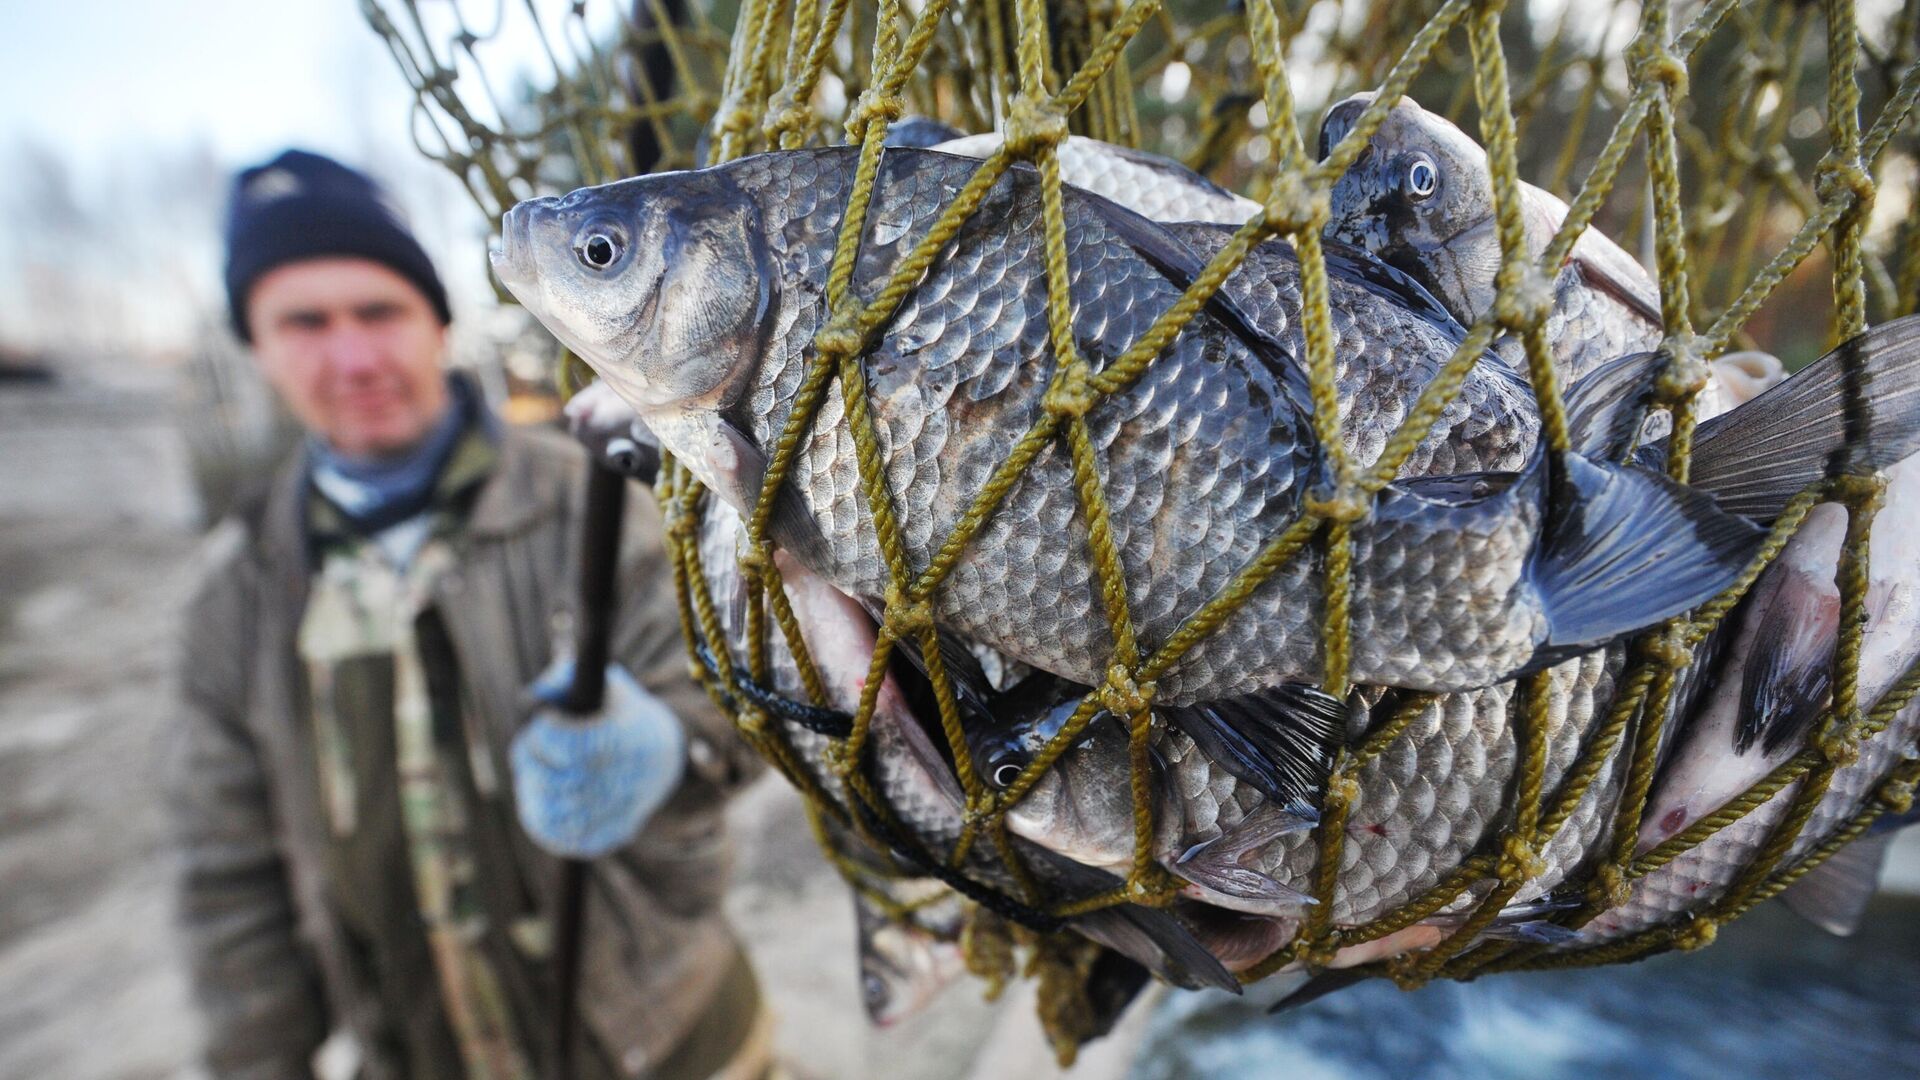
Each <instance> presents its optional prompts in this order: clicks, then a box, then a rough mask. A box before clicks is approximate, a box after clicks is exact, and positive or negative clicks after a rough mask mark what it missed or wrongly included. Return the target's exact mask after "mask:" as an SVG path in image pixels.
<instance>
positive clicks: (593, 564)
mask: <svg viewBox="0 0 1920 1080" xmlns="http://www.w3.org/2000/svg"><path fill="white" fill-rule="evenodd" d="M587 469H588V473H587V506H586V515H585V518H586V520H585V522H584V524H583V526H582V529H581V532H582V536H581V541H582V542H581V551H580V607H579V618H578V620H577V621H576V623H575V630H576V632H577V635H578V636H577V637H576V638H575V643H574V646H575V647H574V665H573V685H571V686H569V687H567V693H566V696H565V697H564V698H562V699H561V703H560V707H561V708H562V709H564V710H566V711H567V712H568V713H571V714H573V715H574V716H590V715H592V714H593V713H595V712H597V711H599V708H600V705H601V702H602V701H603V700H605V698H606V690H607V661H608V658H609V655H610V654H611V652H612V648H613V613H614V586H615V583H616V579H617V578H618V575H619V567H620V522H621V519H622V518H623V517H624V516H625V515H626V508H627V478H626V477H625V476H622V475H621V474H619V473H617V472H614V471H613V470H612V469H609V468H607V467H606V466H604V465H602V464H600V463H599V462H597V461H594V462H590V463H589V464H588V466H587ZM555 895H556V900H555V904H554V936H553V978H554V1006H553V1046H552V1048H551V1049H550V1051H549V1053H548V1055H547V1064H548V1069H547V1075H548V1077H550V1078H551V1080H572V1077H573V1050H574V1044H575V1043H576V1042H577V1041H578V1038H579V1028H580V1018H579V1012H580V1009H579V1002H580V943H581V938H582V936H583V935H584V933H585V929H586V921H587V904H586V900H587V860H585V859H563V860H561V862H560V881H559V885H558V887H557V889H556V890H555Z"/></svg>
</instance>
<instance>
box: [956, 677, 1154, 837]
mask: <svg viewBox="0 0 1920 1080" xmlns="http://www.w3.org/2000/svg"><path fill="white" fill-rule="evenodd" d="M1040 677H1042V678H1044V677H1045V676H1040ZM1080 700H1081V699H1080V696H1079V695H1077V694H1076V695H1074V696H1072V697H1069V698H1067V699H1065V700H1057V701H1054V702H1052V703H1045V704H1041V705H1040V706H1039V707H1037V708H1034V709H1032V710H1031V711H1022V710H1019V709H1012V710H1008V714H1009V715H1007V716H1006V717H1005V718H1003V719H1000V720H999V721H997V722H996V723H995V724H994V725H993V726H992V727H991V728H989V729H987V730H983V731H979V732H975V733H970V734H969V737H968V741H969V750H970V751H971V753H972V756H973V761H974V768H975V771H976V772H977V773H978V774H979V776H980V777H981V779H982V780H983V781H984V782H985V783H986V785H987V786H988V787H990V788H993V789H994V790H996V791H1004V790H1006V789H1007V788H1009V787H1011V786H1012V785H1013V783H1014V782H1015V781H1016V780H1017V779H1018V778H1019V776H1020V774H1021V773H1022V772H1023V771H1024V770H1025V769H1026V768H1027V766H1028V765H1030V764H1031V763H1032V762H1033V760H1034V759H1035V758H1036V757H1037V756H1038V755H1039V754H1040V753H1041V751H1042V750H1044V749H1045V747H1046V746H1047V744H1048V743H1049V742H1050V741H1052V739H1053V738H1054V736H1056V735H1058V734H1059V733H1060V731H1061V729H1062V728H1064V727H1065V726H1066V723H1067V721H1068V720H1069V719H1071V718H1072V716H1073V713H1074V711H1075V710H1076V709H1078V708H1079V706H1080ZM1131 776H1132V758H1131V756H1130V755H1129V754H1128V749H1127V732H1126V729H1125V728H1123V727H1122V726H1121V725H1120V724H1119V722H1118V721H1116V720H1115V719H1114V718H1113V717H1112V715H1111V714H1109V713H1106V712H1105V711H1102V712H1100V713H1097V714H1095V716H1094V718H1093V720H1092V721H1091V722H1090V723H1088V724H1087V726H1086V728H1085V729H1084V731H1083V732H1082V735H1081V738H1080V739H1079V741H1077V742H1075V743H1074V744H1073V745H1072V746H1070V747H1068V748H1067V750H1066V752H1065V753H1063V754H1061V755H1060V757H1059V758H1057V759H1056V760H1055V761H1054V763H1053V765H1052V766H1051V767H1050V768H1049V769H1048V770H1047V771H1046V772H1045V773H1043V774H1042V775H1041V776H1040V778H1039V779H1038V780H1037V781H1035V782H1034V784H1033V786H1032V787H1030V788H1028V789H1027V792H1026V794H1025V795H1024V796H1022V797H1021V799H1020V801H1019V802H1017V803H1014V804H1013V805H1012V806H1011V807H1009V808H1008V811H1007V818H1006V821H1007V825H1008V827H1009V828H1010V829H1011V830H1012V831H1013V833H1014V834H1015V835H1017V836H1020V837H1023V838H1025V839H1027V840H1030V841H1032V842H1033V843H1035V844H1038V845H1040V846H1041V847H1044V848H1047V849H1048V850H1050V851H1053V852H1055V853H1056V854H1060V855H1064V856H1066V857H1068V858H1070V859H1073V860H1074V861H1076V862H1079V863H1083V864H1085V865H1088V866H1096V867H1116V866H1118V867H1125V866H1126V865H1128V864H1129V863H1130V861H1131V859H1132V857H1133V786H1132V781H1131Z"/></svg>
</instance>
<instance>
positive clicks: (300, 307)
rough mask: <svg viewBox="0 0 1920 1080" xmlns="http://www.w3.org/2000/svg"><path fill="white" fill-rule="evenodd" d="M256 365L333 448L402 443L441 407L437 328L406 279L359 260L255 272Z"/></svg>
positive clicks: (351, 450) (442, 335) (389, 449)
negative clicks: (258, 365)
mask: <svg viewBox="0 0 1920 1080" xmlns="http://www.w3.org/2000/svg"><path fill="white" fill-rule="evenodd" d="M247 326H248V328H249V329H250V330H252V332H253V354H254V356H255V357H256V358H257V359H258V360H259V362H260V368H261V371H262V372H263V373H264V374H265V375H266V377H267V381H268V382H269V383H272V384H273V388H274V389H275V390H277V391H278V392H279V394H280V397H281V398H282V399H283V400H284V401H286V403H287V407H288V408H290V409H292V410H293V414H294V416H295V417H297V418H298V419H299V421H300V423H301V424H303V425H305V427H306V428H307V430H308V431H311V432H313V433H314V434H317V435H319V436H320V437H321V438H323V439H325V440H326V441H327V443H328V444H329V445H331V446H332V447H333V449H334V450H336V451H338V452H339V453H342V454H346V455H350V456H354V457H378V456H382V455H387V454H398V453H402V452H405V451H407V450H409V449H412V448H413V447H414V446H416V445H418V444H419V442H420V440H421V439H423V438H425V437H426V434H427V432H428V431H430V430H431V429H432V428H433V425H434V423H435V422H436V421H437V420H439V418H440V414H441V412H442V411H443V410H444V409H445V408H446V407H447V383H446V377H445V375H444V374H443V373H442V368H441V363H442V358H443V357H444V356H445V355H446V346H447V328H446V327H445V326H442V325H441V324H440V319H439V316H438V315H437V314H436V313H435V312H434V309H433V305H432V304H431V303H429V302H428V300H427V298H426V295H425V294H423V293H422V292H421V291H420V290H419V289H418V288H416V287H415V286H414V284H413V283H412V282H410V281H408V280H407V279H406V278H404V277H402V276H401V275H399V274H398V273H395V272H394V271H393V270H390V269H388V268H387V267H386V266H384V265H382V264H380V263H377V262H373V261H371V260H368V259H357V258H332V257H329V258H320V259H306V260H302V261H300V262H294V263H288V264H286V265H285V266H279V267H275V268H274V269H272V270H269V271H268V272H267V273H265V274H263V275H261V277H260V279H259V280H258V281H257V282H255V283H254V286H253V289H252V291H251V292H250V293H249V294H248V296H247Z"/></svg>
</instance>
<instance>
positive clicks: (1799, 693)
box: [1583, 459, 1920, 940]
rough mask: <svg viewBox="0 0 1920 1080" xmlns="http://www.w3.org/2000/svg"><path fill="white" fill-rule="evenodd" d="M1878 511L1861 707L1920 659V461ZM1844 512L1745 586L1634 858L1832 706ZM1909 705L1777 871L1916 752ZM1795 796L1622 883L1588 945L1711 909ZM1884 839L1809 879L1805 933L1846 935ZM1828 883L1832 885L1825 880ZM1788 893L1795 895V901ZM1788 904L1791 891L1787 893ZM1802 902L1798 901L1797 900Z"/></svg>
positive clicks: (1914, 718) (1918, 709)
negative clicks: (1620, 898) (1739, 612)
mask: <svg viewBox="0 0 1920 1080" xmlns="http://www.w3.org/2000/svg"><path fill="white" fill-rule="evenodd" d="M1887 479H1888V485H1887V491H1886V502H1885V506H1884V508H1883V509H1882V510H1881V511H1880V513H1879V514H1878V515H1877V516H1876V517H1875V519H1874V530H1873V538H1872V542H1871V543H1870V544H1869V546H1868V589H1867V600H1866V614H1867V625H1866V631H1865V637H1864V638H1863V640H1862V643H1861V655H1860V684H1859V700H1860V702H1861V705H1862V707H1863V708H1872V707H1873V703H1874V702H1876V701H1878V700H1879V699H1880V697H1881V695H1883V694H1884V693H1886V691H1887V690H1888V689H1889V688H1890V687H1891V686H1892V685H1893V684H1894V682H1895V681H1896V680H1897V679H1899V678H1900V676H1901V675H1903V674H1904V673H1905V672H1906V671H1907V669H1908V668H1909V667H1910V666H1911V665H1912V664H1913V663H1914V662H1915V660H1916V659H1920V558H1915V556H1914V552H1913V550H1912V536H1913V535H1914V532H1915V530H1916V529H1920V460H1915V459H1908V460H1906V461H1902V462H1900V463H1899V464H1897V465H1895V466H1893V467H1892V468H1890V469H1888V470H1887ZM1845 529H1846V512H1845V511H1844V510H1843V509H1842V508H1841V507H1839V506H1837V505H1833V504H1823V505H1821V506H1818V507H1815V508H1814V510H1813V511H1812V512H1810V513H1809V514H1808V518H1807V521H1806V522H1805V524H1803V525H1802V527H1801V531H1800V533H1798V534H1797V535H1796V536H1795V538H1794V540H1793V542H1791V543H1789V544H1788V546H1787V548H1786V550H1784V551H1783V552H1782V554H1781V558H1780V561H1779V562H1778V563H1776V564H1775V566H1773V567H1770V568H1769V570H1768V578H1767V579H1763V581H1762V582H1761V583H1759V584H1756V585H1755V597H1754V600H1755V601H1757V603H1756V604H1755V605H1754V606H1752V607H1751V608H1750V610H1748V611H1747V613H1746V621H1747V623H1748V624H1750V625H1747V626H1743V627H1742V630H1741V637H1740V640H1739V641H1737V642H1736V644H1735V645H1734V646H1733V647H1732V649H1731V650H1730V651H1729V656H1728V659H1727V662H1726V666H1725V668H1724V669H1723V671H1722V672H1721V674H1720V676H1719V681H1720V683H1721V685H1722V687H1723V688H1722V689H1720V690H1717V691H1716V692H1715V694H1714V695H1713V696H1712V697H1711V698H1710V699H1709V701H1708V703H1707V705H1706V706H1705V708H1704V709H1703V711H1702V713H1701V715H1700V716H1698V717H1697V718H1695V719H1694V720H1693V721H1692V723H1691V724H1690V725H1689V727H1688V728H1687V731H1686V733H1685V734H1684V735H1683V736H1682V741H1681V743H1680V745H1679V746H1678V747H1677V748H1676V750H1675V753H1674V758H1673V760H1672V761H1671V762H1670V763H1668V764H1667V765H1666V766H1665V767H1664V768H1663V770H1662V772H1661V773H1660V775H1659V777H1658V779H1657V781H1656V786H1655V788H1654V790H1653V792H1652V793H1651V795H1650V796H1649V798H1648V802H1647V810H1646V813H1645V815H1644V818H1643V821H1642V824H1641V840H1640V853H1642V854H1644V853H1645V852H1646V851H1648V850H1650V849H1651V848H1653V847H1654V846H1656V845H1658V844H1659V843H1660V842H1661V841H1664V840H1666V839H1668V838H1669V837H1671V836H1674V835H1677V834H1678V833H1680V832H1683V831H1685V830H1686V829H1687V827H1689V826H1691V825H1692V824H1693V823H1694V822H1696V821H1698V820H1699V819H1700V818H1702V817H1704V816H1706V815H1708V814H1710V813H1712V812H1713V811H1715V810H1717V809H1719V808H1720V806H1721V805H1723V804H1724V803H1725V802H1726V801H1727V800H1728V799H1730V798H1732V797H1734V796H1736V795H1738V794H1740V793H1741V792H1743V791H1745V790H1746V789H1747V788H1749V787H1751V786H1752V785H1753V784H1754V783H1756V782H1758V781H1759V780H1760V779H1761V778H1762V777H1764V776H1766V775H1767V773H1769V772H1771V771H1772V770H1773V769H1774V767H1776V766H1778V765H1779V764H1780V763H1781V762H1783V761H1785V760H1787V759H1788V758H1791V757H1793V756H1794V755H1795V754H1797V753H1798V752H1799V751H1800V750H1801V749H1803V748H1804V747H1805V744H1806V737H1807V733H1808V728H1809V725H1810V723H1811V722H1812V721H1813V719H1814V718H1815V717H1816V716H1818V715H1819V713H1820V712H1821V711H1822V710H1823V709H1824V708H1825V707H1826V706H1827V704H1828V702H1829V700H1830V687H1831V663H1832V655H1833V647H1834V641H1835V637H1836V632H1837V628H1838V623H1839V615H1840V611H1839V605H1840V596H1839V589H1838V587H1837V586H1836V585H1835V584H1834V575H1835V573H1836V571H1837V569H1838V559H1839V553H1840V544H1841V541H1842V540H1843V539H1844V536H1845ZM1916 737H1920V703H1916V704H1910V705H1908V706H1907V707H1906V708H1905V709H1903V710H1901V711H1900V712H1899V713H1897V714H1896V715H1895V717H1894V719H1893V721H1892V723H1890V724H1889V725H1888V727H1887V729H1886V730H1885V731H1883V732H1881V733H1880V734H1879V735H1877V736H1875V737H1874V738H1872V739H1870V740H1867V742H1866V743H1865V744H1864V745H1863V746H1862V748H1861V756H1860V759H1859V760H1858V761H1857V762H1854V763H1853V764H1850V765H1848V766H1846V767H1845V768H1843V769H1841V770H1840V771H1839V773H1837V774H1836V776H1835V778H1834V781H1833V785H1832V786H1831V787H1830V788H1829V789H1828V791H1827V793H1826V795H1825V796H1824V797H1823V798H1822V800H1821V802H1820V803H1819V805H1818V806H1817V808H1816V809H1815V811H1814V815H1813V817H1812V818H1811V819H1810V820H1809V821H1808V823H1807V826H1806V828H1805V829H1804V830H1803V831H1802V833H1801V834H1800V837H1799V839H1798V840H1797V841H1796V843H1795V845H1794V847H1793V849H1792V850H1791V851H1790V852H1789V853H1788V856H1787V859H1786V861H1785V862H1783V864H1782V865H1787V866H1790V865H1792V863H1793V861H1795V860H1797V859H1798V858H1799V857H1801V856H1803V855H1805V854H1806V853H1807V852H1808V851H1809V850H1811V848H1812V847H1813V846H1814V845H1815V844H1817V843H1819V842H1820V841H1822V840H1824V839H1825V838H1826V837H1828V836H1829V835H1831V833H1832V831H1833V829H1834V828H1836V827H1837V826H1838V825H1839V824H1840V823H1841V822H1843V821H1844V820H1846V819H1847V818H1848V817H1851V816H1852V815H1853V814H1854V813H1856V812H1857V811H1858V810H1859V808H1860V806H1861V801H1862V799H1863V797H1864V795H1865V794H1866V792H1867V791H1868V790H1870V785H1872V784H1874V783H1877V782H1878V780H1879V779H1880V778H1881V777H1882V776H1884V775H1885V774H1886V771H1887V770H1888V769H1889V768H1891V767H1892V766H1893V765H1894V764H1895V763H1896V762H1897V761H1899V760H1900V759H1901V757H1902V756H1903V755H1909V756H1910V755H1912V754H1914V753H1915V752H1916V749H1917V747H1916ZM1799 787H1800V785H1799V784H1797V783H1796V784H1792V785H1789V786H1788V787H1787V788H1786V789H1785V790H1783V791H1782V792H1781V793H1780V794H1779V795H1776V796H1775V797H1774V798H1773V799H1771V800H1770V801H1768V802H1767V803H1765V804H1764V805H1762V806H1761V807H1759V808H1758V809H1756V810H1754V811H1753V812H1751V813H1749V814H1748V815H1746V816H1745V817H1743V818H1741V819H1740V820H1739V821H1737V822H1735V823H1734V824H1732V825H1729V826H1727V827H1726V828H1724V829H1721V830H1720V831H1719V832H1717V833H1715V834H1713V835H1712V836H1711V837H1709V838H1707V839H1706V840H1705V841H1703V842H1702V843H1700V844H1699V845H1697V846H1695V847H1694V848H1693V849H1691V850H1690V851H1687V852H1685V853H1684V854H1682V855H1680V856H1679V857H1678V858H1676V859H1675V860H1674V861H1672V862H1670V863H1668V864H1666V865H1665V866H1663V867H1661V868H1660V869H1658V870H1655V871H1653V872H1652V873H1650V874H1648V875H1647V876H1646V877H1644V878H1642V879H1640V880H1638V881H1636V882H1635V883H1634V889H1633V894H1632V896H1631V897H1630V898H1629V900H1628V901H1627V902H1626V903H1625V904H1623V905H1621V906H1619V907H1617V908H1614V909H1612V910H1610V911H1607V912H1605V913H1604V914H1602V915H1601V916H1600V917H1599V918H1597V919H1595V920H1594V922H1593V923H1591V924H1589V926H1588V927H1587V928H1586V933H1585V934H1584V935H1583V936H1584V937H1585V938H1586V939H1588V940H1608V939H1611V938H1614V937H1618V936H1621V935H1624V934H1628V933H1632V932H1634V931H1637V930H1643V929H1646V928H1648V927H1651V926H1656V925H1659V924H1661V923H1665V922H1668V921H1670V920H1672V919H1674V918H1676V917H1681V916H1684V915H1685V914H1686V913H1687V912H1690V911H1695V910H1699V909H1700V908H1701V907H1702V906H1704V905H1705V904H1707V903H1710V902H1711V901H1713V900H1716V899H1718V898H1719V897H1720V896H1721V895H1722V894H1723V892H1724V891H1725V889H1726V887H1727V886H1728V885H1729V884H1730V883H1731V882H1732V880H1733V879H1734V878H1735V877H1736V876H1737V875H1738V874H1739V873H1740V872H1741V871H1742V870H1744V869H1746V867H1747V865H1748V863H1749V862H1751V860H1752V858H1753V856H1754V855H1755V854H1756V853H1757V852H1758V850H1759V848H1760V846H1761V845H1762V844H1763V843H1764V842H1765V841H1766V839H1767V836H1768V833H1769V832H1771V830H1772V826H1773V825H1775V824H1777V823H1778V822H1779V820H1780V818H1781V817H1782V816H1783V815H1784V814H1785V813H1786V810H1787V807H1788V804H1789V803H1790V802H1791V801H1792V799H1793V795H1794V793H1795V792H1797V791H1798V790H1799ZM1887 839H1888V836H1887V835H1886V834H1881V835H1879V836H1878V837H1877V838H1869V839H1863V840H1857V841H1855V842H1854V844H1853V845H1851V846H1850V848H1849V849H1843V852H1842V854H1847V853H1848V852H1849V851H1851V849H1852V848H1859V849H1860V850H1859V851H1853V852H1852V853H1851V854H1850V855H1848V857H1846V858H1842V857H1841V856H1840V855H1836V856H1835V857H1834V858H1835V860H1836V861H1835V863H1834V864H1833V866H1832V867H1831V868H1829V867H1827V866H1822V867H1821V868H1819V869H1817V870H1815V871H1814V875H1813V877H1814V880H1815V881H1816V883H1817V882H1818V880H1819V879H1820V878H1825V879H1827V880H1828V881H1829V882H1831V884H1829V885H1828V886H1827V887H1826V888H1825V889H1824V890H1821V891H1820V892H1819V893H1818V894H1817V897H1816V903H1814V904H1810V905H1796V906H1804V907H1805V909H1806V911H1807V913H1808V914H1810V916H1811V917H1813V918H1814V919H1815V920H1816V921H1818V922H1821V923H1822V924H1823V925H1827V926H1829V928H1832V929H1836V930H1846V929H1850V928H1851V925H1852V924H1853V922H1854V921H1856V920H1857V919H1858V917H1859V914H1860V912H1861V911H1863V910H1864V907H1865V901H1866V899H1867V897H1869V896H1870V895H1871V894H1872V891H1873V887H1874V884H1875V882H1874V874H1875V871H1876V870H1877V867H1878V862H1879V855H1880V853H1881V851H1882V850H1883V849H1884V845H1885V843H1886V841H1887ZM1836 879H1838V880H1836ZM1797 888H1798V886H1796V889H1797ZM1788 898H1789V900H1790V902H1791V900H1792V898H1793V890H1790V891H1789V893H1788ZM1801 898H1802V899H1805V894H1804V893H1803V894H1802V897H1801Z"/></svg>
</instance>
